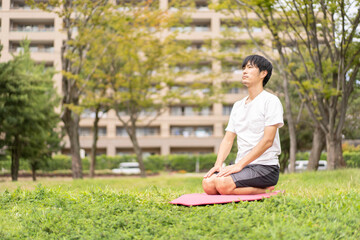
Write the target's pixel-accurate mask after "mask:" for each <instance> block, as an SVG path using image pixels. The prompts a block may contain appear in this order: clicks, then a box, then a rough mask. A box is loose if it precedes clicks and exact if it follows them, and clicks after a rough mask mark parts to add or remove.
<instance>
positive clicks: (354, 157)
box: [343, 151, 360, 168]
mask: <svg viewBox="0 0 360 240" xmlns="http://www.w3.org/2000/svg"><path fill="white" fill-rule="evenodd" d="M343 157H344V160H345V162H346V166H347V167H350V168H360V152H348V151H345V152H343Z"/></svg>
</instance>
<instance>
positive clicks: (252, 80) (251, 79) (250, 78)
mask: <svg viewBox="0 0 360 240" xmlns="http://www.w3.org/2000/svg"><path fill="white" fill-rule="evenodd" d="M266 75H267V72H266V71H262V72H260V70H259V68H258V67H257V66H255V65H254V64H252V63H250V62H248V63H247V64H246V65H245V67H243V75H242V83H243V84H244V85H245V86H246V87H248V88H249V87H252V86H256V85H259V84H261V85H262V82H263V80H264V77H265V76H266Z"/></svg>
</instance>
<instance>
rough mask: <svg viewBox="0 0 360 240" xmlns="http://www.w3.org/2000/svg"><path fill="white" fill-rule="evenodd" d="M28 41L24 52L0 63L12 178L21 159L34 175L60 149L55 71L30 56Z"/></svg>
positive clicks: (2, 121)
mask: <svg viewBox="0 0 360 240" xmlns="http://www.w3.org/2000/svg"><path fill="white" fill-rule="evenodd" d="M29 44H30V42H29V41H24V42H22V44H21V46H22V48H23V52H22V53H20V54H19V55H18V56H14V60H11V61H9V62H7V63H3V64H1V65H0V89H1V90H0V106H1V108H0V133H2V134H3V135H4V138H3V139H1V143H2V145H5V146H6V147H7V149H8V150H9V151H10V152H11V176H12V180H13V181H16V180H17V178H18V171H19V161H20V158H24V159H28V160H29V161H30V165H31V166H32V170H33V178H35V170H36V165H38V164H39V163H41V161H43V160H44V159H45V156H49V155H51V153H52V152H53V151H56V150H58V148H57V147H58V146H59V143H60V139H59V135H58V133H56V132H55V128H56V126H57V124H58V122H59V116H58V114H56V113H55V108H56V107H57V106H58V104H59V98H58V96H57V94H56V91H55V90H54V88H53V80H52V77H53V72H52V71H49V70H46V69H45V68H44V65H38V64H36V63H35V62H34V61H33V60H31V57H30V51H29Z"/></svg>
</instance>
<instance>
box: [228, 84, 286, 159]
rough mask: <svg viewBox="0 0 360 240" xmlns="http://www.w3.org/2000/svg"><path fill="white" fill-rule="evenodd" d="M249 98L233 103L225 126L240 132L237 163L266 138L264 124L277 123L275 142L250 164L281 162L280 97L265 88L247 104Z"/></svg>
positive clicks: (281, 113)
mask: <svg viewBox="0 0 360 240" xmlns="http://www.w3.org/2000/svg"><path fill="white" fill-rule="evenodd" d="M247 98H248V97H245V98H243V99H242V100H240V101H237V102H236V103H235V104H234V106H233V108H232V110H231V114H230V119H229V123H228V126H227V127H226V129H225V131H230V132H233V133H236V135H237V145H238V152H237V156H236V160H235V163H237V162H239V161H240V160H241V159H242V158H243V157H244V156H245V155H246V154H248V153H249V152H250V151H251V150H252V149H253V148H254V147H255V146H256V145H257V144H258V143H259V142H260V140H261V139H262V138H263V137H264V129H265V126H272V125H277V127H278V129H277V130H276V135H275V139H274V142H273V145H272V146H271V147H270V148H268V149H267V150H266V151H265V152H264V153H263V154H262V155H261V156H260V157H258V158H257V159H255V160H254V161H253V162H251V163H250V164H262V165H279V158H278V156H279V155H280V153H281V147H280V137H279V128H281V127H282V126H283V125H284V121H283V113H284V112H283V107H282V105H281V102H280V100H279V98H278V97H277V96H275V95H273V94H271V93H269V92H267V91H265V90H263V91H262V92H261V93H260V94H259V95H257V96H256V97H255V98H254V99H253V100H252V101H251V102H249V103H247V104H245V101H246V99H247Z"/></svg>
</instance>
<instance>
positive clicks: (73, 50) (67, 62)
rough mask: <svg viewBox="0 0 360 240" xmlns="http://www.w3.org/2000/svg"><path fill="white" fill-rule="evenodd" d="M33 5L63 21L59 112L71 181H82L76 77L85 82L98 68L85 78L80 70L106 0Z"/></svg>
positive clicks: (61, 0) (63, 0)
mask: <svg viewBox="0 0 360 240" xmlns="http://www.w3.org/2000/svg"><path fill="white" fill-rule="evenodd" d="M29 2H30V3H31V4H32V6H37V7H38V8H40V9H42V10H44V11H48V12H53V13H55V14H56V15H57V16H59V17H61V18H62V19H63V23H64V26H63V31H64V33H65V36H66V40H65V41H64V44H63V46H62V51H61V60H62V95H63V99H62V107H63V108H62V113H61V119H62V121H63V122H64V126H65V130H66V133H67V135H68V137H69V141H70V151H71V157H72V174H73V178H82V177H83V175H82V164H81V158H80V142H79V122H80V117H79V114H78V111H76V110H75V111H74V109H76V108H78V107H79V103H80V98H81V93H82V90H83V86H81V85H79V84H78V81H77V80H79V78H80V77H81V78H82V80H83V81H85V82H86V81H88V80H89V79H90V78H91V76H92V73H93V72H94V71H95V69H96V68H97V66H96V65H95V66H92V67H93V71H90V72H89V74H88V75H86V76H85V75H84V74H83V72H82V70H83V66H84V64H86V56H87V53H88V51H89V48H90V43H91V38H90V39H89V36H91V35H90V34H88V33H89V32H91V31H92V30H93V28H96V27H97V26H98V22H99V20H101V18H102V17H104V16H105V15H106V14H107V10H108V9H109V4H108V2H109V1H108V0H95V1H93V0H51V1H49V2H48V3H43V2H41V3H38V2H37V1H35V0H29ZM49 5H50V6H52V8H48V6H49Z"/></svg>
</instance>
